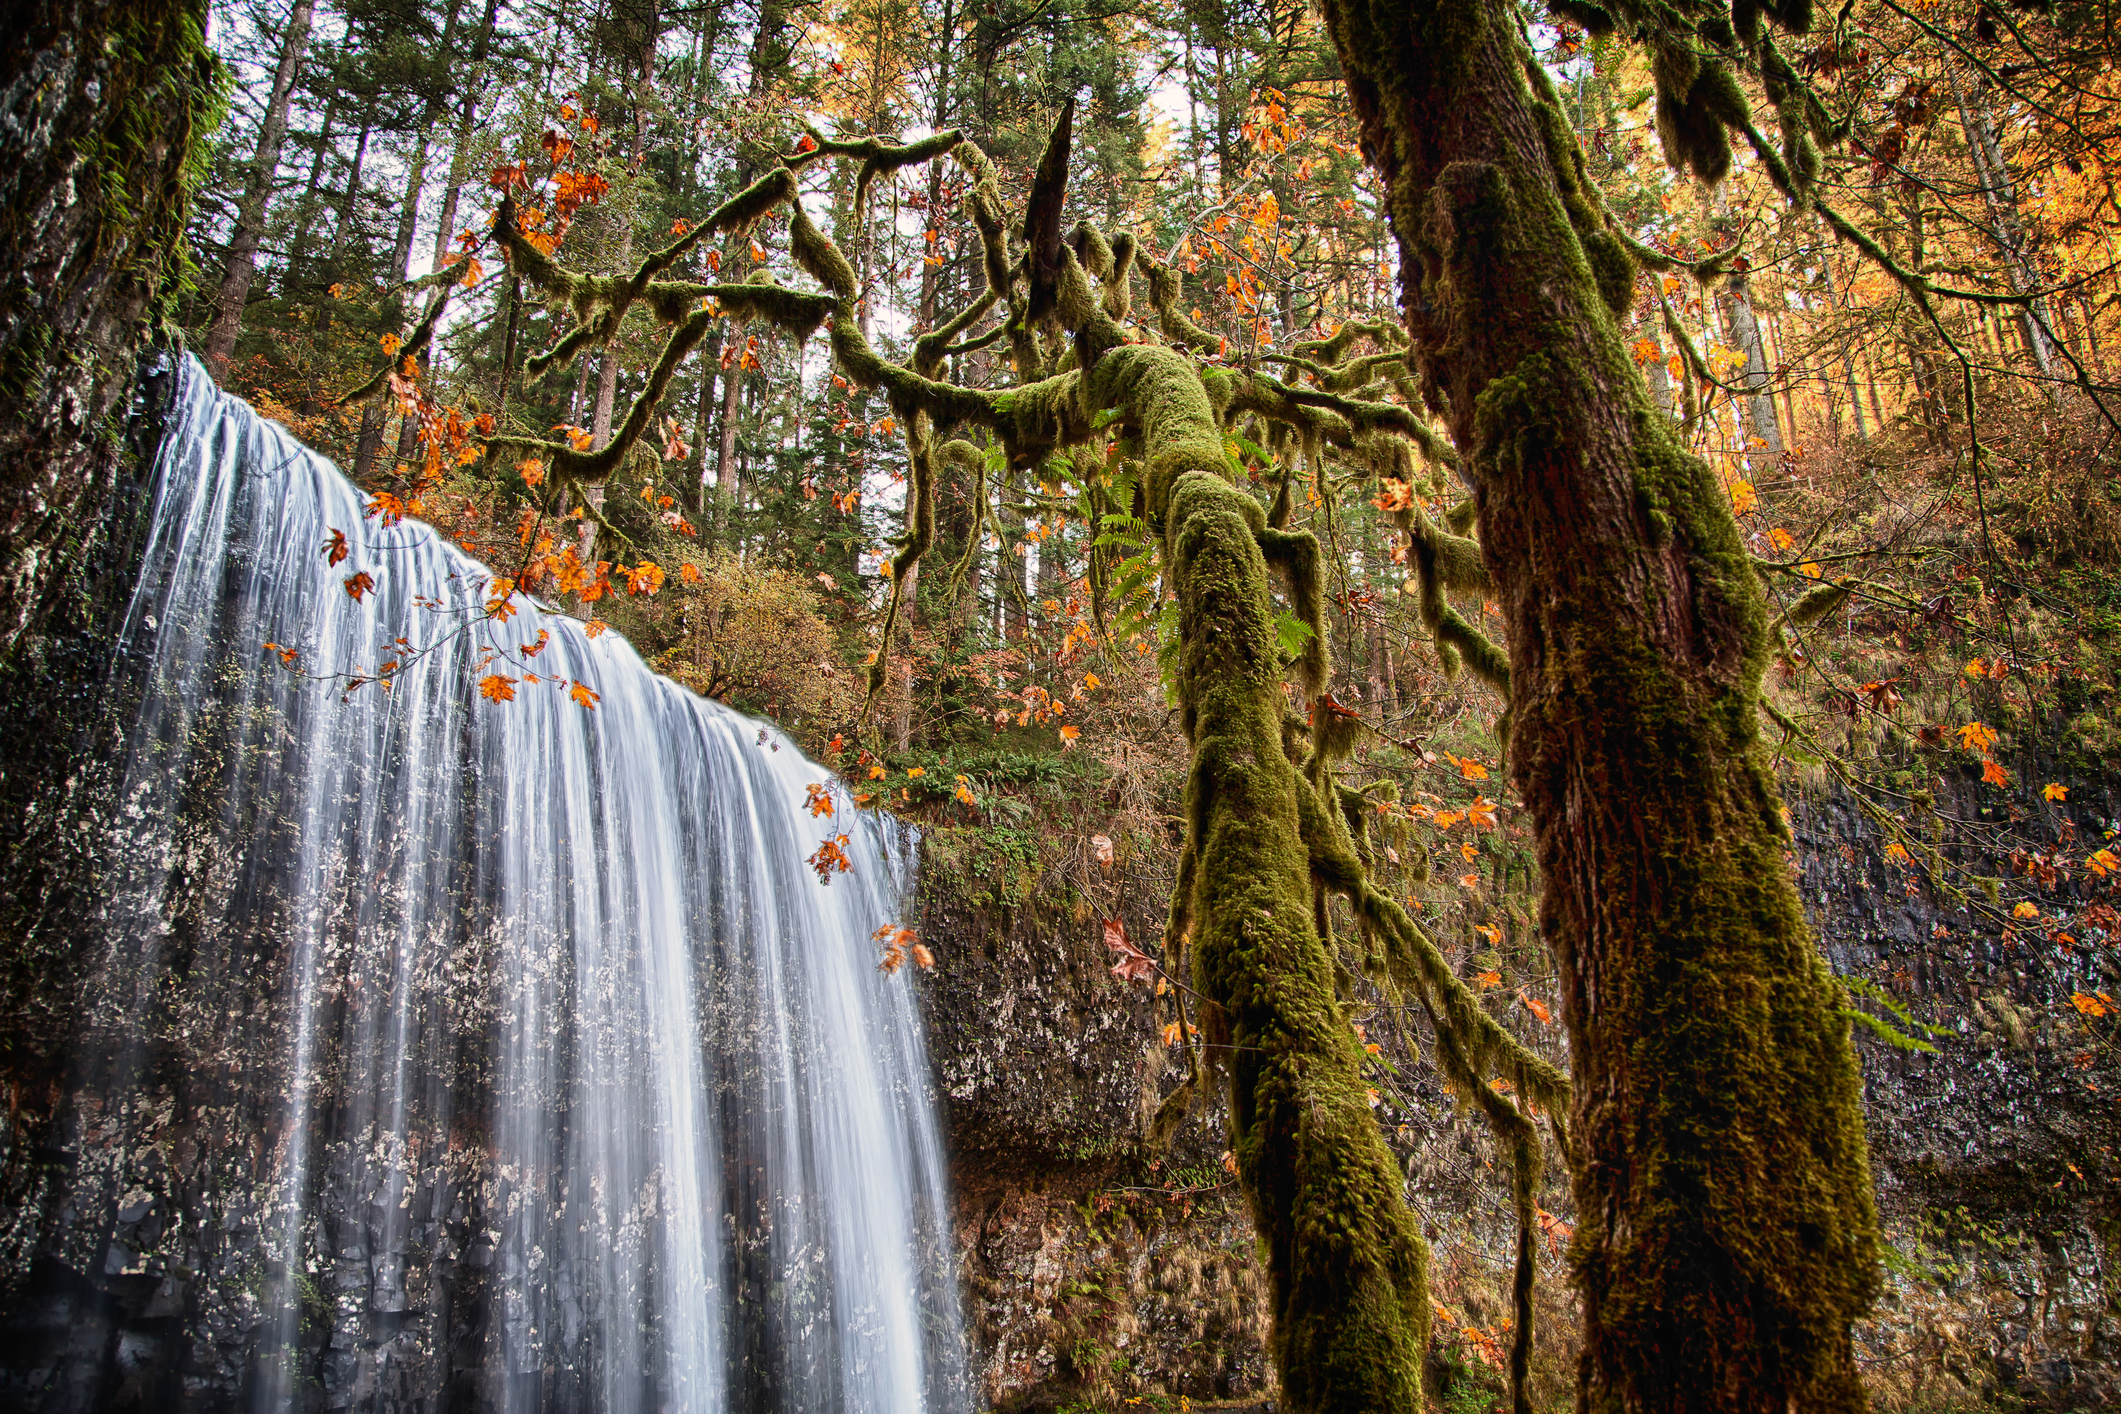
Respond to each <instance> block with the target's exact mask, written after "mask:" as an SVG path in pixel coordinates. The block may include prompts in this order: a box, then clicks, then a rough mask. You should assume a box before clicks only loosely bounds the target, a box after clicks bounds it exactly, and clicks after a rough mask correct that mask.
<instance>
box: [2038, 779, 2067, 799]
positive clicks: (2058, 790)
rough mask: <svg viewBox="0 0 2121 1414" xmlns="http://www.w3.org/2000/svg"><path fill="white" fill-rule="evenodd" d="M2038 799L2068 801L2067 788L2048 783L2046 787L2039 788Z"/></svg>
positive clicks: (2051, 782)
mask: <svg viewBox="0 0 2121 1414" xmlns="http://www.w3.org/2000/svg"><path fill="white" fill-rule="evenodd" d="M2040 798H2041V799H2042V800H2068V799H2069V787H2068V786H2065V785H2060V784H2057V783H2056V782H2054V781H2049V782H2048V783H2047V784H2046V785H2044V786H2042V787H2040Z"/></svg>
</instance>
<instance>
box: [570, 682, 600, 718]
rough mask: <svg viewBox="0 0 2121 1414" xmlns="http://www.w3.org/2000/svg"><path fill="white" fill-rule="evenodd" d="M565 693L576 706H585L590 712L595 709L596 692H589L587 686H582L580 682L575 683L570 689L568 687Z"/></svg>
mask: <svg viewBox="0 0 2121 1414" xmlns="http://www.w3.org/2000/svg"><path fill="white" fill-rule="evenodd" d="M567 695H568V696H569V697H572V698H573V699H574V700H575V705H576V706H578V707H586V708H587V709H588V710H590V711H592V712H594V711H596V709H597V694H596V693H594V692H591V691H590V690H589V689H588V688H586V687H584V686H582V685H581V684H580V683H576V684H575V685H574V686H573V687H572V688H571V689H569V691H568V693H567Z"/></svg>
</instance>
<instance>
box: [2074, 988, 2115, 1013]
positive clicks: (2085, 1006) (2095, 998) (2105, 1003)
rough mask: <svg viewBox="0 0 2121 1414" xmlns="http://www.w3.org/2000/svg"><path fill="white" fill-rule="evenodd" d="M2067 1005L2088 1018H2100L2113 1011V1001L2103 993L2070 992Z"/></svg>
mask: <svg viewBox="0 0 2121 1414" xmlns="http://www.w3.org/2000/svg"><path fill="white" fill-rule="evenodd" d="M2069 1004H2070V1005H2071V1006H2073V1007H2075V1008H2076V1009H2077V1010H2079V1011H2081V1012H2083V1013H2084V1014H2085V1015H2086V1016H2089V1017H2094V1018H2096V1017H2101V1016H2105V1015H2107V1014H2108V1013H2110V1012H2112V1011H2113V1010H2114V1007H2115V1005H2116V1003H2115V1001H2114V999H2113V998H2112V997H2110V996H2108V995H2107V994H2106V993H2104V992H2072V993H2070V998H2069Z"/></svg>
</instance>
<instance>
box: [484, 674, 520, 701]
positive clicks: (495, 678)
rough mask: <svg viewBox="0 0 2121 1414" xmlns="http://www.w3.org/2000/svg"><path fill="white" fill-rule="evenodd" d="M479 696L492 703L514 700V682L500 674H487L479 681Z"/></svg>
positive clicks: (512, 679)
mask: <svg viewBox="0 0 2121 1414" xmlns="http://www.w3.org/2000/svg"><path fill="white" fill-rule="evenodd" d="M479 695H480V696H481V697H484V698H487V699H488V700H489V701H493V702H513V701H515V700H516V680H515V679H514V678H511V677H504V676H502V675H501V674H500V673H488V674H487V675H486V676H485V677H483V678H480V679H479Z"/></svg>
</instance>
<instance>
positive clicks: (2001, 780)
mask: <svg viewBox="0 0 2121 1414" xmlns="http://www.w3.org/2000/svg"><path fill="white" fill-rule="evenodd" d="M1981 779H1982V780H1984V781H1986V782H1987V783H1988V784H1990V785H1992V786H2007V785H2009V784H2010V783H2011V773H2010V772H2008V771H2006V770H2004V769H2003V768H2002V767H2001V766H1998V765H1997V764H1996V763H1995V762H1994V761H1993V760H1985V761H1983V762H1982V763H1981Z"/></svg>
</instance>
